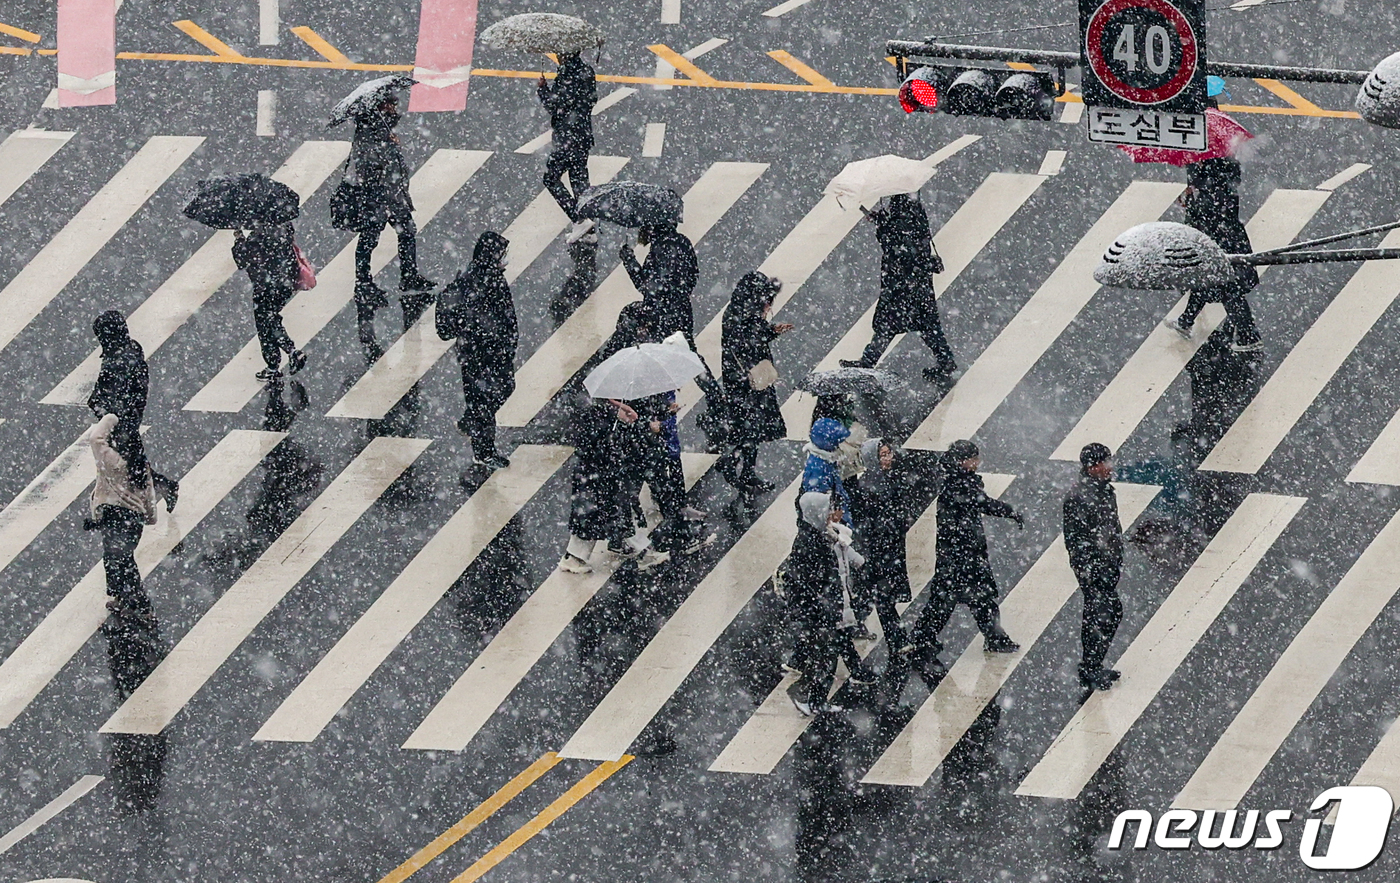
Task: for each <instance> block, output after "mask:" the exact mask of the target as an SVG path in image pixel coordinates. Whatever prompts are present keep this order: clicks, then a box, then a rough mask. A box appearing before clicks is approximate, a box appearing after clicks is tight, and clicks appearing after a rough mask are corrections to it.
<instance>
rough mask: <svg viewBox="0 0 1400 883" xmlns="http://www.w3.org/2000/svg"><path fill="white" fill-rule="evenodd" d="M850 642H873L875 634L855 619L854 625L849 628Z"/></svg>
mask: <svg viewBox="0 0 1400 883" xmlns="http://www.w3.org/2000/svg"><path fill="white" fill-rule="evenodd" d="M850 633H851V640H853V641H874V640H876V637H875V633H874V632H872V631H871V630H870V629H868V628H866V627H865V623H864V622H863V621H861V620H859V619H857V621H856V624H855V625H853V626H851V627H850Z"/></svg>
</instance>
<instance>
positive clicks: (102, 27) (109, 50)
mask: <svg viewBox="0 0 1400 883" xmlns="http://www.w3.org/2000/svg"><path fill="white" fill-rule="evenodd" d="M116 83H117V5H116V0H58V106H59V107H88V106H91V105H98V104H116V103H117V85H116Z"/></svg>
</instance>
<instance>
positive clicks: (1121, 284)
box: [1094, 221, 1233, 291]
mask: <svg viewBox="0 0 1400 883" xmlns="http://www.w3.org/2000/svg"><path fill="white" fill-rule="evenodd" d="M1232 278H1233V270H1232V268H1231V264H1230V258H1229V257H1228V256H1227V255H1226V254H1225V251H1224V250H1223V249H1222V248H1221V247H1220V246H1219V245H1217V244H1216V242H1215V240H1213V239H1211V238H1210V237H1209V236H1207V235H1206V234H1204V233H1202V232H1201V231H1199V230H1197V229H1195V228H1194V227H1188V226H1186V225H1185V224H1177V223H1173V222H1171V221H1152V222H1151V223H1147V224H1139V225H1137V226H1136V227H1133V228H1131V229H1130V230H1127V231H1126V232H1124V233H1123V234H1122V235H1120V236H1119V237H1118V238H1117V239H1116V240H1115V241H1114V243H1113V245H1111V246H1109V248H1108V252H1107V253H1106V254H1105V255H1104V257H1103V261H1102V263H1100V264H1099V266H1098V269H1096V270H1095V271H1094V281H1096V282H1098V283H1099V284H1100V285H1107V286H1110V287H1113V288H1136V289H1140V290H1145V291H1172V290H1180V289H1189V290H1203V289H1209V288H1215V287H1217V286H1220V285H1225V284H1228V283H1229V281H1230V280H1231V279H1232Z"/></svg>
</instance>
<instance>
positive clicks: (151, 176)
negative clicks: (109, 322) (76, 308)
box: [0, 135, 204, 349]
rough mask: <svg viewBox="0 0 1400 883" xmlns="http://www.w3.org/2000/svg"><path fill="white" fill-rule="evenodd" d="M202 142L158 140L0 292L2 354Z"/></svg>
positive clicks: (195, 139) (182, 138)
mask: <svg viewBox="0 0 1400 883" xmlns="http://www.w3.org/2000/svg"><path fill="white" fill-rule="evenodd" d="M203 143H204V139H203V138H202V137H187V136H174V135H156V136H154V137H152V138H151V139H150V140H148V141H147V142H146V143H145V144H144V145H142V147H141V149H140V150H138V151H136V154H135V155H134V156H132V158H131V159H129V160H127V162H126V165H124V166H122V168H121V170H120V171H118V172H117V173H116V174H115V175H113V176H112V178H111V180H109V181H108V182H107V183H106V184H104V185H103V186H102V189H101V190H99V191H97V194H96V195H95V196H93V197H92V199H90V200H88V202H87V204H86V205H84V206H83V207H82V208H81V209H79V210H78V213H77V214H76V215H74V216H73V218H72V219H71V220H70V221H69V222H68V223H67V224H66V225H64V227H63V229H62V230H60V231H58V233H57V234H55V236H54V237H53V239H51V240H49V243H48V245H45V246H44V247H43V248H42V249H41V250H40V251H39V253H38V254H36V255H35V256H34V257H33V258H31V259H30V261H29V262H28V263H27V264H25V265H24V269H22V270H20V271H19V273H18V274H17V275H16V276H15V277H14V278H13V279H11V280H10V282H9V284H8V285H6V286H5V288H4V290H3V291H0V303H3V304H5V309H4V310H0V349H4V348H5V347H7V346H9V345H10V343H12V342H13V341H14V339H15V338H16V337H18V336H19V333H20V332H21V331H23V330H24V328H25V326H26V325H28V324H29V323H30V322H32V321H33V320H34V318H35V317H37V316H38V315H39V313H40V312H42V311H43V309H44V307H46V306H48V305H49V303H50V302H51V301H53V299H54V298H56V297H58V295H59V293H60V292H62V291H63V289H64V288H65V287H67V285H68V283H69V282H71V281H73V277H75V276H77V275H78V273H79V272H80V271H81V270H82V269H83V267H85V266H86V265H87V263H88V261H90V260H92V259H93V257H95V256H96V255H97V253H98V252H99V251H101V250H102V247H103V246H105V245H106V244H107V242H108V241H109V240H111V238H112V237H113V236H115V235H116V234H117V231H118V230H120V229H121V228H122V227H123V226H124V225H125V224H126V222H127V221H128V220H130V219H131V217H132V216H133V215H135V214H136V212H137V211H139V210H140V208H141V206H143V205H145V204H146V201H147V200H149V199H150V198H151V197H152V196H153V195H154V194H155V192H156V191H157V190H159V189H160V186H161V185H162V184H164V183H165V182H166V181H167V180H168V179H169V178H170V176H171V175H173V174H174V173H175V172H176V170H178V169H179V168H180V166H181V165H183V164H184V162H185V160H187V159H189V157H190V154H192V153H194V151H195V149H196V148H198V147H199V145H201V144H203Z"/></svg>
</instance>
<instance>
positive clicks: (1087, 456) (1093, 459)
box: [1079, 442, 1113, 469]
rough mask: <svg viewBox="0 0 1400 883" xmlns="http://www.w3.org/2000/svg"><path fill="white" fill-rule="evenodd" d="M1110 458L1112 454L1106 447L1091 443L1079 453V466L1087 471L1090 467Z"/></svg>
mask: <svg viewBox="0 0 1400 883" xmlns="http://www.w3.org/2000/svg"><path fill="white" fill-rule="evenodd" d="M1112 456H1113V452H1112V451H1110V450H1109V449H1108V445H1101V444H1099V443H1098V442H1091V443H1090V444H1087V445H1085V446H1084V450H1082V451H1080V452H1079V465H1080V466H1083V467H1084V468H1085V469H1088V468H1089V467H1090V466H1094V465H1096V464H1098V463H1102V462H1103V461H1105V460H1107V459H1109V458H1111V457H1112Z"/></svg>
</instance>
